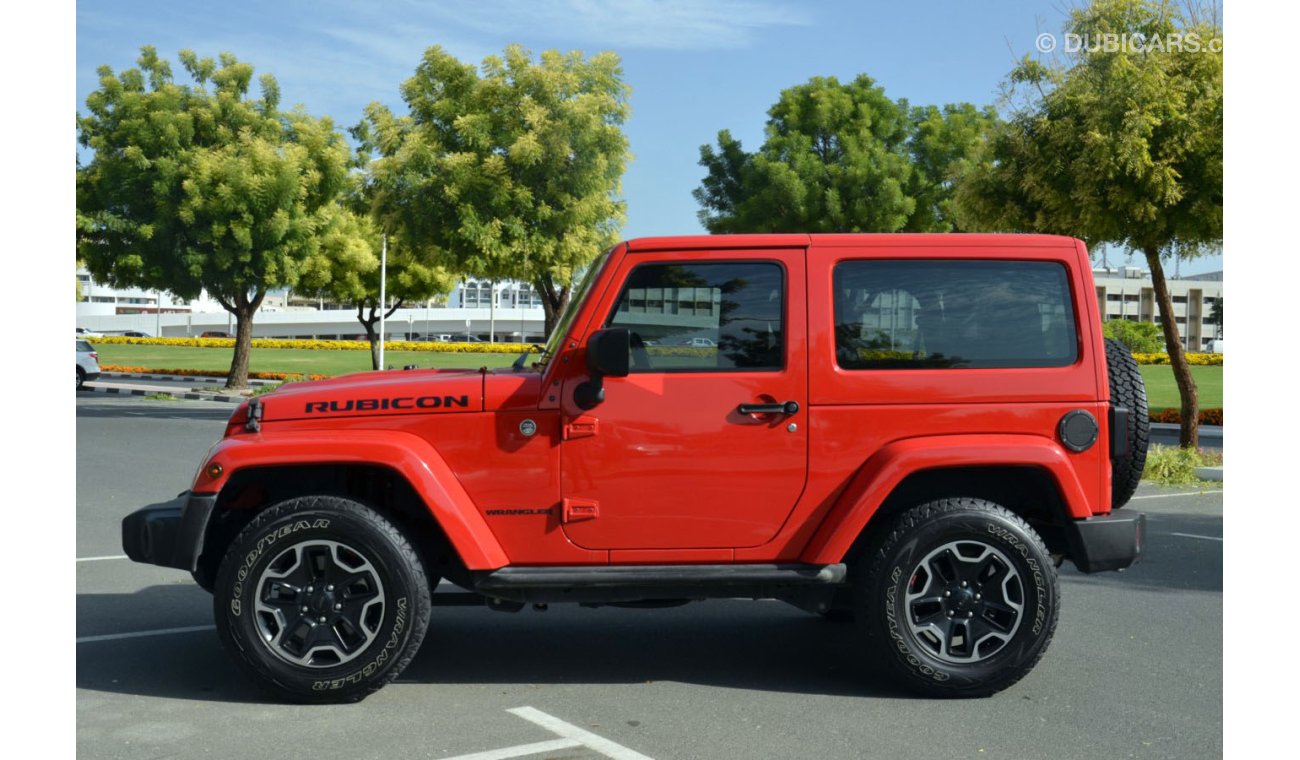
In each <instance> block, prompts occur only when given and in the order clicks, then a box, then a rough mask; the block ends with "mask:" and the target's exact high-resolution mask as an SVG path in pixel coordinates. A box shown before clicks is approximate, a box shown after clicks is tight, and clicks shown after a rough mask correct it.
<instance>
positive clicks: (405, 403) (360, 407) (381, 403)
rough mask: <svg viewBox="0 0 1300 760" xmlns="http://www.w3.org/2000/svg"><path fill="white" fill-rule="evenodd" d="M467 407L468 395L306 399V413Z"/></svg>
mask: <svg viewBox="0 0 1300 760" xmlns="http://www.w3.org/2000/svg"><path fill="white" fill-rule="evenodd" d="M455 407H462V408H466V409H468V408H469V396H464V395H462V396H398V397H397V398H360V399H348V400H346V401H308V402H307V407H306V408H305V409H304V410H303V411H304V412H306V413H307V414H328V413H331V412H378V411H383V410H386V409H453V408H455Z"/></svg>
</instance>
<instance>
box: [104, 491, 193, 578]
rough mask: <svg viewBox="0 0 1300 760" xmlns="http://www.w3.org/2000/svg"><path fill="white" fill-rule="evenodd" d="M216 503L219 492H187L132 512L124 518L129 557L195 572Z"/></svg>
mask: <svg viewBox="0 0 1300 760" xmlns="http://www.w3.org/2000/svg"><path fill="white" fill-rule="evenodd" d="M216 503H217V496H216V494H192V493H190V492H189V491H186V492H184V493H182V494H181V495H180V496H177V497H176V498H175V499H172V500H171V501H165V502H162V503H159V504H150V505H149V506H147V507H144V508H142V509H139V510H136V511H135V512H132V513H131V514H129V515H127V516H126V517H124V518H123V519H122V548H123V549H124V550H125V551H126V556H128V557H130V558H131V559H133V560H135V561H136V562H144V563H147V564H150V565H159V566H161V567H175V568H179V569H181V570H189V571H191V572H193V571H194V569H195V568H196V567H197V565H198V560H199V555H200V554H201V553H202V552H203V535H204V533H205V532H206V531H207V527H208V517H210V516H211V515H212V508H213V507H214V506H216Z"/></svg>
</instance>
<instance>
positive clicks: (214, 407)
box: [76, 393, 1223, 760]
mask: <svg viewBox="0 0 1300 760" xmlns="http://www.w3.org/2000/svg"><path fill="white" fill-rule="evenodd" d="M231 410H232V407H231V405H229V404H220V403H209V402H176V401H172V402H167V401H148V400H144V399H139V398H115V397H109V396H105V395H104V394H92V393H78V397H77V568H76V586H77V603H76V604H77V607H76V610H77V620H76V636H77V644H76V649H77V664H76V681H77V696H76V715H77V739H76V743H77V753H78V756H79V757H82V758H145V757H176V758H190V757H195V758H197V757H205V758H211V757H220V758H240V757H264V756H270V755H273V754H276V755H279V754H285V753H290V754H292V755H308V756H314V757H340V758H356V759H358V760H360V759H361V758H385V760H391V758H442V759H447V758H458V760H463V759H464V758H467V757H472V758H477V759H478V760H489V759H490V758H497V759H499V760H504V759H505V758H510V757H528V758H602V757H612V758H616V759H620V760H629V759H632V758H655V760H668V759H669V758H719V757H726V758H811V757H817V758H859V757H889V758H911V757H918V758H920V757H924V758H934V757H978V758H1003V757H1005V758H1038V757H1052V758H1094V757H1096V758H1129V757H1134V758H1187V757H1206V756H1216V755H1219V754H1221V753H1222V736H1223V715H1222V699H1223V689H1222V676H1223V668H1222V659H1223V637H1222V624H1221V621H1222V614H1223V604H1222V603H1223V543H1222V541H1223V539H1222V537H1223V523H1222V517H1223V509H1222V494H1221V492H1219V491H1217V490H1210V491H1207V492H1199V491H1198V490H1197V489H1194V488H1186V487H1183V488H1167V489H1161V488H1155V487H1151V486H1148V485H1145V484H1144V485H1143V486H1142V488H1141V489H1140V491H1139V494H1138V497H1137V500H1136V501H1135V502H1134V503H1133V506H1132V508H1133V509H1138V510H1142V511H1145V512H1147V513H1148V515H1149V520H1150V522H1149V529H1150V536H1149V546H1148V556H1147V558H1146V559H1145V561H1144V562H1142V563H1141V564H1140V565H1138V566H1136V567H1134V568H1132V569H1131V570H1129V571H1127V572H1124V573H1110V574H1103V575H1096V576H1085V575H1082V574H1079V573H1078V572H1077V571H1075V570H1074V569H1073V568H1072V567H1070V566H1068V565H1067V566H1066V567H1065V568H1063V569H1062V576H1061V586H1062V596H1063V609H1062V612H1061V619H1060V624H1059V627H1058V630H1057V634H1056V638H1055V640H1054V641H1053V643H1052V645H1051V647H1050V648H1049V650H1048V652H1047V654H1046V657H1045V658H1044V659H1043V661H1042V662H1041V663H1039V665H1038V666H1037V668H1036V669H1035V670H1034V671H1033V672H1032V673H1031V674H1030V675H1029V676H1027V677H1026V678H1025V679H1024V680H1023V681H1021V682H1020V683H1019V684H1017V685H1016V686H1014V687H1012V688H1011V689H1009V690H1007V691H1006V692H1003V693H1002V694H999V695H996V696H994V697H992V698H989V699H982V700H964V701H936V700H922V699H916V698H913V697H912V696H910V695H908V694H906V693H903V692H900V691H898V690H896V689H895V688H894V687H892V686H891V685H890V684H889V683H888V682H887V681H886V680H885V679H884V678H883V676H882V674H880V673H879V672H877V671H876V670H875V668H874V667H873V665H872V664H871V663H870V662H868V661H866V659H865V658H864V657H863V656H862V655H861V653H860V651H859V649H858V647H857V638H856V634H855V630H854V628H853V626H851V625H843V624H836V623H832V622H828V621H825V620H822V619H820V618H819V617H816V616H812V615H809V614H807V613H804V612H801V611H799V610H797V609H795V608H793V607H790V606H787V605H785V604H782V603H779V602H753V601H738V600H737V601H711V602H704V603H697V604H692V605H687V606H684V607H678V608H672V609H666V610H635V609H616V608H600V609H584V608H579V607H575V606H565V605H553V606H552V607H551V608H550V609H549V610H548V611H546V612H535V611H532V610H525V611H523V612H519V613H516V614H503V613H499V612H492V611H490V610H488V609H486V608H484V607H440V608H435V615H434V619H433V623H432V625H431V627H430V630H429V634H428V636H427V637H426V639H425V643H424V646H423V648H422V650H421V652H420V654H419V655H418V656H417V657H416V659H415V661H414V662H413V663H412V665H411V666H410V667H409V668H408V669H407V671H406V672H405V673H404V674H403V675H402V677H401V678H400V679H399V680H398V681H397V682H396V683H394V684H391V685H390V686H388V687H386V688H384V689H383V690H381V691H379V692H378V693H376V694H375V695H373V696H371V697H370V698H368V699H367V700H365V701H364V702H361V703H360V704H356V705H347V706H294V705H282V704H276V703H273V702H268V701H267V700H266V699H265V698H264V697H263V696H262V695H261V693H260V692H258V691H256V690H255V689H253V688H252V687H251V686H249V685H248V684H247V683H245V682H244V680H243V679H242V677H241V676H240V674H239V673H237V672H236V671H235V670H234V668H233V666H232V664H231V663H230V661H229V660H228V659H227V658H226V656H225V654H224V652H223V651H222V649H221V645H220V643H219V642H218V640H217V636H216V633H215V631H214V629H213V628H212V609H211V597H210V596H209V595H208V594H206V593H205V592H204V591H202V590H201V589H199V588H198V587H197V586H196V585H194V583H193V582H192V581H191V579H190V578H189V576H188V574H186V573H184V572H181V571H172V570H165V569H162V568H156V567H151V566H145V565H137V564H135V563H132V562H130V561H128V560H126V559H124V558H122V557H121V554H122V549H121V543H120V534H119V523H120V520H121V518H122V517H123V516H124V515H125V514H127V513H128V512H130V511H132V510H134V509H136V508H138V507H139V506H142V505H144V504H147V503H150V502H154V501H161V500H164V499H167V498H170V497H172V496H174V495H175V494H176V493H177V492H178V491H181V490H183V489H184V488H186V487H187V485H188V480H189V478H190V476H191V475H192V474H193V472H194V470H195V468H196V467H197V466H198V465H199V463H200V459H201V457H202V456H203V454H204V452H205V451H206V449H207V447H208V446H209V445H210V444H211V443H213V442H214V441H215V440H216V439H217V437H218V436H219V435H220V433H221V430H222V427H223V424H224V422H225V420H226V418H227V417H228V416H229V414H230V412H231Z"/></svg>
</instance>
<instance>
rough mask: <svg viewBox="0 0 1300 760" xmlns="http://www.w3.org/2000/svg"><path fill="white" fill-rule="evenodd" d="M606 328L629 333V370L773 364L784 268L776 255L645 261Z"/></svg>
mask: <svg viewBox="0 0 1300 760" xmlns="http://www.w3.org/2000/svg"><path fill="white" fill-rule="evenodd" d="M605 326H606V327H626V328H628V330H629V331H630V332H631V334H632V368H631V371H632V372H701V371H710V372H730V371H776V370H780V369H781V368H782V366H784V356H785V341H784V336H785V270H784V269H783V268H782V267H781V265H780V264H776V263H773V262H748V261H747V262H723V263H707V264H667V263H665V264H643V265H641V266H638V267H637V268H636V269H633V270H632V273H631V274H630V275H628V279H627V282H626V283H624V285H623V290H622V292H621V293H620V295H619V299H618V304H617V305H616V306H615V307H614V311H613V312H612V313H611V314H610V316H609V319H608V320H606V322H605Z"/></svg>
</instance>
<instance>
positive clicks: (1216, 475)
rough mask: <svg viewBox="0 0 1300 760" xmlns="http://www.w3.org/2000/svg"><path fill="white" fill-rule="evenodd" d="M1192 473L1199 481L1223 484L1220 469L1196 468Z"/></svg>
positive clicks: (1221, 469)
mask: <svg viewBox="0 0 1300 760" xmlns="http://www.w3.org/2000/svg"><path fill="white" fill-rule="evenodd" d="M1194 472H1195V473H1196V477H1198V478H1200V479H1201V480H1213V481H1218V482H1220V483H1222V482H1223V468H1222V467H1197V468H1196V469H1195V470H1194Z"/></svg>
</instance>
